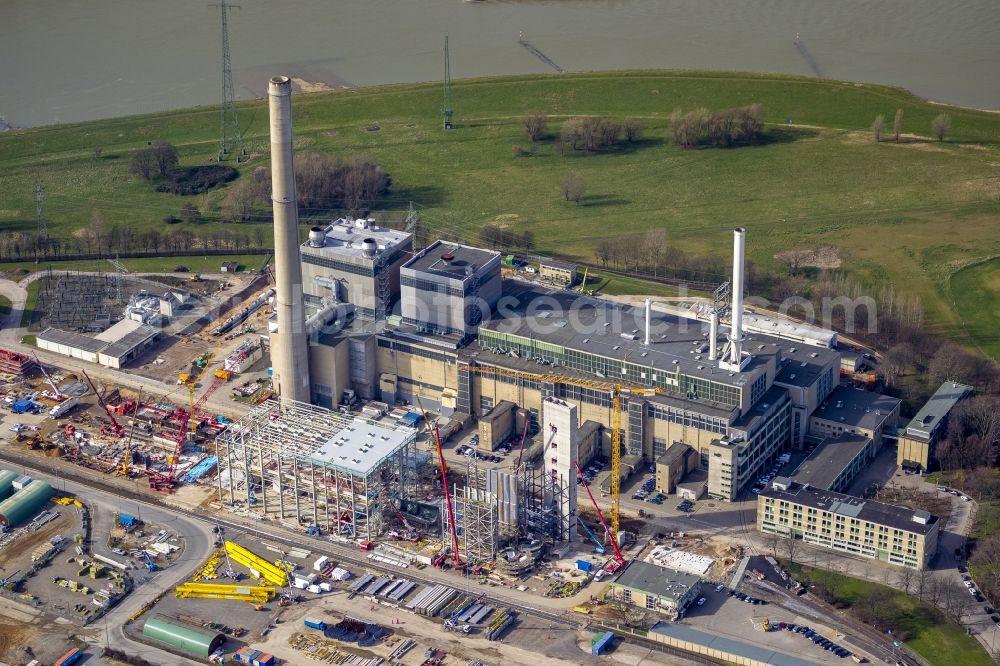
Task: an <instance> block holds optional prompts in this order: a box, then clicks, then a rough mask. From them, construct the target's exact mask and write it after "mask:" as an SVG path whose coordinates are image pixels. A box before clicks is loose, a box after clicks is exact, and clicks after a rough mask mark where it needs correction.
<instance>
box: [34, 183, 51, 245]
mask: <svg viewBox="0 0 1000 666" xmlns="http://www.w3.org/2000/svg"><path fill="white" fill-rule="evenodd" d="M35 215H36V216H37V217H38V235H39V237H41V238H47V237H48V235H49V230H48V226H47V225H46V224H45V190H43V189H42V179H41V178H36V179H35Z"/></svg>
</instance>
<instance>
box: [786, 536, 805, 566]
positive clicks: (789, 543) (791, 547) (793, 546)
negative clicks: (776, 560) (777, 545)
mask: <svg viewBox="0 0 1000 666" xmlns="http://www.w3.org/2000/svg"><path fill="white" fill-rule="evenodd" d="M801 545H802V544H801V543H800V542H799V540H798V539H796V538H795V537H794V536H793V535H789V536H788V538H787V539H786V540H785V553H786V554H787V555H788V561H789V563H791V564H795V556H796V554H798V552H799V546H801Z"/></svg>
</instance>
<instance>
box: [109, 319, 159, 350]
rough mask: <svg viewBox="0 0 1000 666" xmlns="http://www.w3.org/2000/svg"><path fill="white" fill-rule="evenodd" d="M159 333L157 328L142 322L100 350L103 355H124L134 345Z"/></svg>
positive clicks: (137, 345)
mask: <svg viewBox="0 0 1000 666" xmlns="http://www.w3.org/2000/svg"><path fill="white" fill-rule="evenodd" d="M159 334H160V331H159V329H156V328H153V327H152V326H148V325H146V324H142V325H141V326H139V328H137V329H135V330H134V331H132V332H131V333H129V334H128V335H125V336H124V337H122V338H121V339H120V340H118V341H117V342H112V343H111V344H110V345H108V346H107V348H106V349H104V350H102V351H101V353H102V354H104V355H105V356H111V357H114V358H121V357H122V356H126V355H127V354H128V353H129V352H131V351H132V350H133V349H135V348H136V347H139V346H141V345H144V344H146V343H147V342H148V341H149V340H151V339H153V338H155V337H156V336H157V335H159Z"/></svg>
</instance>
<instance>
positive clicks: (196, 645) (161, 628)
mask: <svg viewBox="0 0 1000 666" xmlns="http://www.w3.org/2000/svg"><path fill="white" fill-rule="evenodd" d="M142 635H143V636H145V637H146V638H152V639H154V640H157V641H160V642H161V643H166V644H167V645H170V646H173V647H175V648H177V649H179V650H183V651H184V652H187V653H189V654H193V655H195V656H197V657H201V658H202V659H207V658H208V656H209V655H210V654H212V653H213V652H215V651H216V650H218V649H219V648H220V647H222V645H223V643H225V642H226V637H225V636H224V635H223V634H221V633H219V632H218V631H210V630H208V629H205V628H203V627H199V626H196V625H193V624H190V623H188V622H184V621H182V620H177V619H174V618H170V617H167V616H165V615H155V616H153V617H151V618H149V619H148V620H146V624H145V625H144V626H143V628H142Z"/></svg>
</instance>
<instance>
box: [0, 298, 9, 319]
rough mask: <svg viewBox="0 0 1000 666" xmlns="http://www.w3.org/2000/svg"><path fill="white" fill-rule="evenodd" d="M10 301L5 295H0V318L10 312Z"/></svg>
mask: <svg viewBox="0 0 1000 666" xmlns="http://www.w3.org/2000/svg"><path fill="white" fill-rule="evenodd" d="M10 308H11V302H10V299H9V298H7V297H6V296H0V319H3V318H4V317H6V316H7V315H9V314H10Z"/></svg>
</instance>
